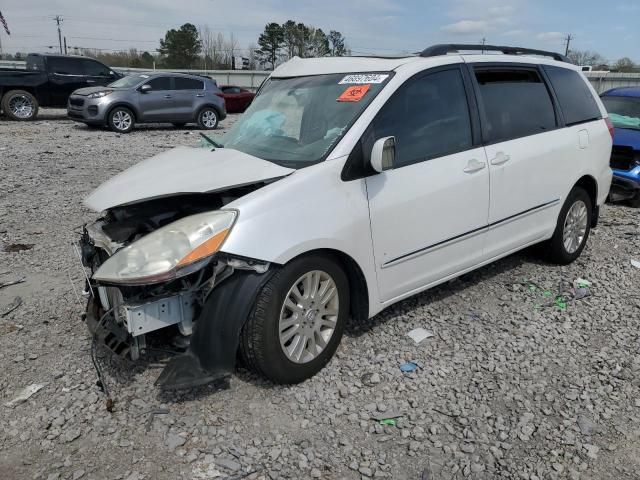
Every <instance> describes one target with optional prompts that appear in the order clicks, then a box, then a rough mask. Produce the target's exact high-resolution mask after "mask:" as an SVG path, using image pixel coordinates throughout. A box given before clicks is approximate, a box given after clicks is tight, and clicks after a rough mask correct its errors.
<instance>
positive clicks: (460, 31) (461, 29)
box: [442, 20, 490, 35]
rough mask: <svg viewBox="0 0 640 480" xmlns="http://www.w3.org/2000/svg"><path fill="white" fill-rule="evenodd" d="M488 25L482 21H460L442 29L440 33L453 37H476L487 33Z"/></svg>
mask: <svg viewBox="0 0 640 480" xmlns="http://www.w3.org/2000/svg"><path fill="white" fill-rule="evenodd" d="M489 30H490V28H489V25H488V23H487V22H485V21H484V20H460V21H459V22H456V23H451V24H449V25H445V26H444V27H442V31H443V32H446V33H451V34H454V35H478V34H484V33H487V32H488V31H489Z"/></svg>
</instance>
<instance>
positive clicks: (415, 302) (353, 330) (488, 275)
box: [344, 246, 550, 338]
mask: <svg viewBox="0 0 640 480" xmlns="http://www.w3.org/2000/svg"><path fill="white" fill-rule="evenodd" d="M541 257H542V256H541V255H540V247H539V246H533V247H529V248H527V249H525V250H523V251H520V252H518V253H515V254H513V255H509V256H508V257H506V258H503V259H501V260H498V261H496V262H493V263H490V264H488V265H485V266H484V267H481V268H479V269H477V270H474V271H472V272H469V273H465V274H464V275H461V276H460V277H457V278H455V279H453V280H450V281H448V282H445V283H443V284H442V285H439V286H437V287H433V288H430V289H429V290H426V291H424V292H422V293H418V294H416V295H413V296H411V297H409V298H407V299H405V300H402V301H400V302H398V303H396V304H393V305H390V306H389V307H387V308H385V309H384V310H383V311H382V312H380V313H378V314H377V315H376V316H375V317H373V318H370V319H368V320H366V321H364V322H357V321H355V320H353V319H351V318H350V319H349V323H348V324H347V326H346V328H345V331H344V333H345V335H347V336H349V337H353V338H357V337H359V336H361V335H364V334H365V333H367V332H369V331H371V330H373V329H375V328H377V327H378V326H379V325H382V324H384V323H386V322H390V321H395V317H397V316H401V315H406V314H407V313H409V312H411V311H413V310H414V309H416V308H418V307H422V306H425V305H428V304H429V303H431V302H435V301H442V300H445V299H447V298H449V297H452V296H454V295H458V294H460V293H461V292H463V291H464V290H466V289H468V288H470V287H473V286H475V285H477V284H479V283H482V282H485V281H488V280H491V279H493V278H494V277H496V276H497V275H500V274H502V273H506V272H509V271H511V270H515V269H516V268H517V267H520V266H522V265H523V264H525V263H530V264H536V265H550V264H549V262H546V261H545V260H543V259H542V258H541ZM522 280H523V279H521V278H518V279H515V278H514V279H513V282H514V283H516V282H519V281H522ZM505 283H510V282H505Z"/></svg>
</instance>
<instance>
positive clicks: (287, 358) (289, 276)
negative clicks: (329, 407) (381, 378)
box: [240, 254, 350, 384]
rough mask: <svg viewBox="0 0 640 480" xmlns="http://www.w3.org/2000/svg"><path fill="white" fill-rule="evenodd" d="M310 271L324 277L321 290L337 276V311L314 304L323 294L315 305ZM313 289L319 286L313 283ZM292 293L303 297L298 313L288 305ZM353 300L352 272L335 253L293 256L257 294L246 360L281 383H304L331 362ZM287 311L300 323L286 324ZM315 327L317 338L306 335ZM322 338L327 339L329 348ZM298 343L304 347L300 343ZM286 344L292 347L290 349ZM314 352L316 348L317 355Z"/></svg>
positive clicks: (246, 331) (245, 334)
mask: <svg viewBox="0 0 640 480" xmlns="http://www.w3.org/2000/svg"><path fill="white" fill-rule="evenodd" d="M309 275H311V277H310V279H311V280H313V278H314V277H313V275H316V277H315V278H318V279H319V280H320V281H319V287H318V289H316V290H315V291H316V292H317V293H321V291H322V289H323V288H325V287H330V286H331V283H330V282H328V280H330V281H332V282H333V285H334V286H335V292H336V295H335V297H332V299H331V300H330V301H329V303H328V304H327V305H328V307H329V311H335V312H337V314H322V313H321V312H322V307H321V308H320V309H317V308H313V307H314V306H315V307H317V306H318V303H317V300H316V304H315V305H309V302H310V301H311V299H305V297H306V296H307V294H306V292H305V288H304V284H305V282H304V280H303V279H304V278H305V277H306V276H309ZM309 285H310V284H309ZM294 286H297V287H296V288H297V293H298V296H296V294H295V293H293V288H294ZM308 291H309V292H311V291H314V289H313V288H309V289H308ZM290 296H291V298H294V299H295V298H298V300H297V301H295V302H294V303H295V304H296V305H297V308H299V309H300V312H299V313H297V315H298V316H297V317H296V313H294V310H293V309H290V308H287V307H286V306H285V300H286V299H287V298H289V297H290ZM336 299H337V300H336ZM349 302H350V298H349V281H348V279H347V275H346V274H345V272H344V270H343V269H342V267H341V266H340V264H339V263H338V262H337V261H336V260H335V259H334V258H333V257H329V256H324V255H318V254H314V255H308V256H304V257H299V258H297V259H294V260H292V261H291V262H290V263H288V264H286V265H285V266H284V267H282V269H281V270H279V271H278V272H276V273H275V274H274V275H273V277H271V279H270V280H269V281H268V282H267V283H266V284H265V285H264V286H263V287H262V289H261V291H260V292H258V295H257V296H256V301H255V304H254V307H253V309H252V311H251V313H250V314H249V318H248V319H247V322H246V324H245V325H244V327H243V330H242V333H241V338H240V353H241V355H242V358H243V359H244V362H245V364H246V365H247V366H248V367H249V368H250V369H251V370H253V371H255V372H256V373H258V374H260V375H262V376H264V377H266V378H268V379H269V380H271V381H273V382H275V383H279V384H292V383H300V382H302V381H304V380H306V379H308V378H310V377H312V376H313V375H315V374H316V373H318V372H319V371H320V370H321V369H322V368H323V367H324V366H325V365H326V364H327V362H328V361H329V360H330V359H331V357H332V356H333V354H334V353H335V351H336V349H337V348H338V345H339V343H340V339H341V338H342V333H343V331H344V326H345V324H346V322H347V318H348V316H349ZM336 303H337V305H336ZM300 305H302V307H300ZM307 307H308V308H307ZM282 315H284V316H285V318H284V320H285V321H286V320H287V319H292V320H289V321H290V322H291V321H293V322H294V323H293V324H291V326H290V327H289V326H287V325H283V326H282V328H281V324H280V321H281V316H282ZM287 316H289V317H288V318H287ZM294 317H296V318H295V319H294ZM298 320H299V323H298ZM323 320H324V321H323ZM330 330H332V332H330ZM294 331H295V332H298V333H293V332H294ZM281 332H282V335H283V336H281ZM311 332H313V333H312V337H313V342H314V343H313V344H312V343H311V338H312V337H311V336H309V337H305V336H304V335H305V334H308V333H311ZM286 337H290V338H286ZM281 340H283V341H281ZM321 341H322V342H323V343H324V342H326V343H325V346H324V348H323V347H322V346H321V344H320V342H321ZM296 345H301V346H302V348H300V349H298V348H297V347H296ZM314 346H315V348H313V347H314ZM318 349H319V350H318ZM285 350H288V351H289V352H290V353H289V354H287V353H286V352H285ZM311 352H315V356H314V354H312V353H311ZM298 353H299V354H298Z"/></svg>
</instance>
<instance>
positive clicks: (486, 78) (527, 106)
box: [475, 69, 556, 142]
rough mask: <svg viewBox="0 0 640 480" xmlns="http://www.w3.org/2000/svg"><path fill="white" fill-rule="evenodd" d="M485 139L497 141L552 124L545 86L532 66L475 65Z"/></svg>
mask: <svg viewBox="0 0 640 480" xmlns="http://www.w3.org/2000/svg"><path fill="white" fill-rule="evenodd" d="M475 73H476V79H477V81H478V85H479V89H480V97H481V99H482V103H483V105H484V111H485V122H484V135H485V137H486V138H485V141H488V142H500V141H504V140H509V139H512V138H518V137H526V136H528V135H535V134H537V133H542V132H546V131H548V130H553V129H554V128H556V114H555V111H554V109H553V103H552V102H551V97H550V96H549V91H548V90H547V86H546V85H545V83H544V82H543V81H542V78H540V75H539V74H538V72H537V71H535V70H525V69H517V70H503V69H487V70H485V69H476V72H475Z"/></svg>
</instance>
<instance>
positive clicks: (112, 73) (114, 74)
mask: <svg viewBox="0 0 640 480" xmlns="http://www.w3.org/2000/svg"><path fill="white" fill-rule="evenodd" d="M109 76H110V77H117V75H116V72H114V71H113V70H109Z"/></svg>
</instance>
